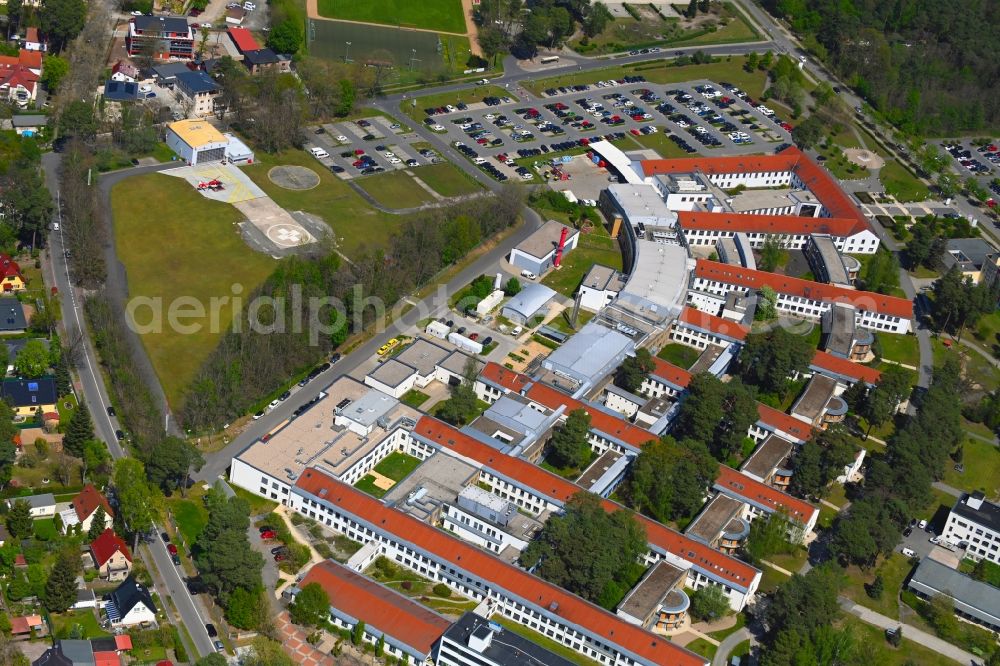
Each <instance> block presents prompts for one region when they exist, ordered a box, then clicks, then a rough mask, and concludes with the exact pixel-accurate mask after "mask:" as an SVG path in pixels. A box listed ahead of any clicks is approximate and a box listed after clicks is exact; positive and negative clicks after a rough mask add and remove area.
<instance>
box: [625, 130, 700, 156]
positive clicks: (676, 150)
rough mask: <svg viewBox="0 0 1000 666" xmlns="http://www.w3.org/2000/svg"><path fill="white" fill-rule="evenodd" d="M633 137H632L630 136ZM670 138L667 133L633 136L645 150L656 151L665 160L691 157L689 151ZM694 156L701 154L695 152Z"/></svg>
mask: <svg viewBox="0 0 1000 666" xmlns="http://www.w3.org/2000/svg"><path fill="white" fill-rule="evenodd" d="M630 136H631V135H630ZM667 136H669V135H668V134H666V133H665V132H662V131H661V132H657V133H656V134H643V135H640V136H632V140H633V141H635V142H636V143H638V144H639V145H640V146H642V147H643V148H650V149H652V150H655V151H656V154H657V155H659V156H660V157H662V158H664V159H671V158H675V157H691V155H689V154H688V152H687V151H685V150H683V149H681V148H680V146H678V145H677V144H676V143H674V142H673V141H671V140H670V139H668V138H667ZM693 154H694V155H697V154H699V153H697V152H695V153H693Z"/></svg>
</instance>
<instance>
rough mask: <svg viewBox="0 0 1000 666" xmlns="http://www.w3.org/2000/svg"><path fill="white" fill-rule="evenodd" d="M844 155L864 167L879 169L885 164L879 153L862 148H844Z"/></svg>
mask: <svg viewBox="0 0 1000 666" xmlns="http://www.w3.org/2000/svg"><path fill="white" fill-rule="evenodd" d="M844 157H846V158H847V159H848V160H850V161H851V163H853V164H857V165H858V166H859V167H865V168H866V169H880V168H882V167H883V166H885V160H884V159H882V157H881V156H880V155H878V154H877V153H873V152H872V151H870V150H865V149H863V148H845V149H844Z"/></svg>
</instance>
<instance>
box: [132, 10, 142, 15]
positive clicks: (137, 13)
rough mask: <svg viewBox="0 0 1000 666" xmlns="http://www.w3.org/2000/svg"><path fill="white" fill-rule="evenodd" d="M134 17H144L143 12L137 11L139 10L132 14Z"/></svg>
mask: <svg viewBox="0 0 1000 666" xmlns="http://www.w3.org/2000/svg"><path fill="white" fill-rule="evenodd" d="M132 16H142V12H140V11H139V10H138V9H137V10H135V11H134V12H132Z"/></svg>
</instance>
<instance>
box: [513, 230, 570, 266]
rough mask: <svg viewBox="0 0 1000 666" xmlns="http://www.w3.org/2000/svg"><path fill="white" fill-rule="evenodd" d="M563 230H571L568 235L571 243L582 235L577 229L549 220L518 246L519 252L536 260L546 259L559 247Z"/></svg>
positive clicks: (567, 237)
mask: <svg viewBox="0 0 1000 666" xmlns="http://www.w3.org/2000/svg"><path fill="white" fill-rule="evenodd" d="M563 229H568V230H569V231H568V232H567V234H566V242H569V241H570V239H571V238H573V237H574V236H576V235H577V234H579V233H580V232H579V231H577V230H576V229H573V228H571V227H567V226H566V225H565V224H560V223H559V222H556V221H555V220H549V221H547V222H546V223H545V224H543V225H542V226H541V227H539V228H538V231H536V232H535V233H533V234H531V235H530V236H528V237H527V238H525V239H524V240H523V241H521V242H520V243H519V244H518V245H517V250H518V251H519V252H523V253H525V254H529V255H531V256H532V257H535V258H536V259H539V260H541V259H544V258H545V257H547V256H548V255H549V254H551V253H552V252H553V251H555V249H556V247H557V246H558V245H559V238H560V237H561V236H562V230H563Z"/></svg>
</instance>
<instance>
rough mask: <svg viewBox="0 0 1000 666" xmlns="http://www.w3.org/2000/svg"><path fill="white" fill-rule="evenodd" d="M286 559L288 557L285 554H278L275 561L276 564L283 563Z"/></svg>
mask: <svg viewBox="0 0 1000 666" xmlns="http://www.w3.org/2000/svg"><path fill="white" fill-rule="evenodd" d="M286 559H288V556H287V555H285V554H283V553H278V554H277V555H275V556H274V561H275V562H282V561H284V560H286Z"/></svg>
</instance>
